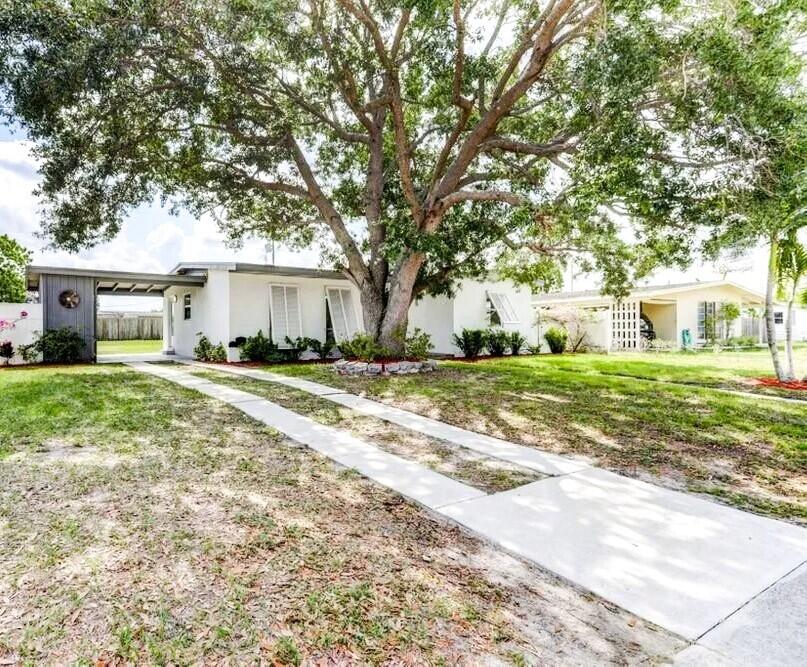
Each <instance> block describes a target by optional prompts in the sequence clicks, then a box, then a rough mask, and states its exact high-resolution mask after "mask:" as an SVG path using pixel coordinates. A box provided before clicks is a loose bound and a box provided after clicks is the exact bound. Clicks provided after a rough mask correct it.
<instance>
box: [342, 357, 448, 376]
mask: <svg viewBox="0 0 807 667" xmlns="http://www.w3.org/2000/svg"><path fill="white" fill-rule="evenodd" d="M331 369H332V370H333V371H334V372H335V373H339V375H373V376H375V375H381V376H385V377H386V376H390V375H412V374H415V373H430V372H432V371H435V370H437V361H436V360H435V359H426V360H425V361H406V360H402V361H385V362H380V361H379V362H367V361H348V360H347V359H339V360H337V361H335V362H334V363H333V364H332V365H331Z"/></svg>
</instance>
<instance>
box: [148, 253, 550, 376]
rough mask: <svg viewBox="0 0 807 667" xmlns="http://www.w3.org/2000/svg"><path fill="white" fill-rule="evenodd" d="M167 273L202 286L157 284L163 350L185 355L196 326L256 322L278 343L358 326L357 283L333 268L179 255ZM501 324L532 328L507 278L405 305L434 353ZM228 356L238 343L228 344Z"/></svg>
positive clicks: (232, 327) (519, 293)
mask: <svg viewBox="0 0 807 667" xmlns="http://www.w3.org/2000/svg"><path fill="white" fill-rule="evenodd" d="M171 274H172V275H177V276H186V277H196V278H198V279H201V280H203V281H204V284H203V286H197V287H187V288H185V287H182V286H174V287H169V288H168V289H166V290H165V292H164V297H165V306H164V317H165V323H164V330H165V334H164V346H165V349H166V351H173V352H175V353H176V354H180V355H191V354H192V352H193V347H194V345H195V344H196V340H197V334H198V333H199V332H203V333H204V334H205V335H206V336H207V337H208V338H209V339H210V341H211V342H213V343H214V344H215V343H219V342H222V343H224V345H225V347H227V346H228V345H229V343H230V341H235V339H236V338H238V337H247V336H252V335H254V334H255V333H257V331H258V330H259V329H261V330H262V331H263V332H264V333H265V334H267V335H271V337H272V340H274V341H275V342H276V343H278V344H279V345H280V347H286V343H285V339H286V336H288V337H289V338H292V339H294V338H296V337H298V336H302V337H309V338H317V339H319V340H326V339H332V340H335V341H337V342H339V341H342V340H345V339H349V338H352V337H353V336H354V335H356V334H357V333H359V332H361V331H363V330H364V325H363V321H362V310H361V303H360V301H359V291H358V289H357V288H356V287H355V286H354V285H353V284H352V283H351V282H350V281H349V280H348V279H347V278H345V276H344V275H342V274H341V273H339V272H336V271H323V270H319V269H306V268H296V267H282V266H274V265H263V264H240V263H237V264H228V263H198V264H197V263H182V264H179V265H178V266H176V267H175V268H174V269H173V270H172V271H171ZM491 325H496V326H501V327H502V328H503V329H507V330H510V331H520V332H521V333H522V334H523V335H524V336H525V337H526V338H527V339H528V341H529V342H530V343H533V342H535V339H536V331H535V326H534V313H533V309H532V295H531V294H530V291H529V290H528V289H526V288H519V287H516V286H515V285H514V284H513V283H511V282H504V281H486V282H476V281H471V280H465V281H462V282H461V283H460V284H459V285H458V286H457V289H456V290H455V293H454V296H452V297H446V296H439V297H430V296H426V297H423V298H421V299H420V300H418V301H417V302H416V303H414V304H413V305H412V308H411V310H410V314H409V330H410V332H411V331H412V330H414V328H415V327H418V328H420V329H422V330H423V331H426V332H427V333H428V334H429V335H431V337H432V343H433V344H434V352H435V353H436V354H449V355H454V354H459V350H458V349H457V348H456V347H455V346H454V344H453V342H452V334H454V333H459V332H460V331H462V329H463V328H466V327H467V328H487V327H489V326H491ZM228 352H229V356H230V359H231V360H236V359H237V358H238V350H237V349H235V348H228Z"/></svg>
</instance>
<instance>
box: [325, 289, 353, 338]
mask: <svg viewBox="0 0 807 667" xmlns="http://www.w3.org/2000/svg"><path fill="white" fill-rule="evenodd" d="M331 290H335V291H337V292H339V293H340V294H339V298H340V300H341V302H342V303H341V305H342V310H343V312H344V314H345V321H344V323H343V324H344V326H345V333H346V335H347V338H345V339H344V340H350V339H351V338H353V337H354V336H356V334H359V333H361V332H362V326H361V318H360V317H359V312H358V310H356V298H355V295H354V294H353V291H352V290H351V289H350V287H345V286H344V285H325V302H326V308H328V310H329V311H330V314H331V326H332V327H333V330H334V332H333V337H334V340H335V341H336V343H337V345H338V344H339V342H340V341H339V339H338V338H337V336H336V322H335V320H336V316H335V313H334V309H333V307H332V306H331V295H330V291H331ZM342 292H347V293H348V294H350V300H351V302H352V310H353V319H354V320H355V322H356V330H355V331H354V332H353V333H351V332H350V329H349V327H348V323H347V311H346V309H345V300H344V298H343V297H342V294H341V293H342ZM326 321H327V317H326ZM326 326H327V325H326ZM326 335H327V331H326Z"/></svg>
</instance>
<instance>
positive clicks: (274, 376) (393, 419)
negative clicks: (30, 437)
mask: <svg viewBox="0 0 807 667" xmlns="http://www.w3.org/2000/svg"><path fill="white" fill-rule="evenodd" d="M182 363H185V364H188V365H191V366H197V367H201V368H207V369H210V370H213V371H219V372H223V373H230V374H232V375H240V376H242V377H248V378H251V379H253V380H262V381H264V382H274V383H276V384H282V385H284V386H286V387H292V388H293V389H299V390H301V391H305V392H308V393H309V394H314V395H315V396H320V397H322V398H324V399H326V400H328V401H331V402H333V403H338V404H339V405H342V406H344V407H346V408H351V409H352V410H355V411H356V412H360V413H362V414H365V415H369V416H371V417H377V418H378V419H383V420H384V421H388V422H390V423H392V424H397V425H398V426H403V427H405V428H408V429H411V430H413V431H417V432H418V433H422V434H423V435H427V436H430V437H432V438H437V439H438V440H445V441H447V442H451V443H453V444H455V445H459V446H460V447H465V448H466V449H471V450H473V451H475V452H479V453H480V454H485V455H487V456H491V457H493V458H497V459H501V460H502V461H508V462H509V463H514V464H516V465H519V466H522V467H523V468H529V469H531V470H536V471H537V472H540V473H542V474H544V475H566V474H568V473H570V472H576V471H577V470H583V469H584V468H588V467H589V465H588V464H587V463H585V462H583V461H578V460H575V459H571V458H568V457H565V456H558V455H556V454H550V453H549V452H542V451H541V450H539V449H534V448H532V447H525V446H524V445H518V444H516V443H514V442H508V441H507V440H501V439H499V438H494V437H492V436H489V435H485V434H483V433H476V432H474V431H469V430H467V429H464V428H459V427H457V426H452V425H451V424H446V423H445V422H441V421H438V420H437V419H431V418H430V417H424V416H423V415H419V414H417V413H415V412H410V411H408V410H401V409H400V408H396V407H393V406H391V405H386V404H385V403H379V402H378V401H373V400H371V399H369V398H363V397H362V396H356V395H355V394H349V393H347V392H345V391H343V390H341V389H336V388H335V387H329V386H327V385H324V384H320V383H318V382H311V381H310V380H303V379H301V378H295V377H289V376H288V375H281V374H280V373H272V372H270V371H262V370H259V369H254V368H242V367H237V366H225V365H222V364H205V363H202V362H199V361H192V360H187V359H184V360H182Z"/></svg>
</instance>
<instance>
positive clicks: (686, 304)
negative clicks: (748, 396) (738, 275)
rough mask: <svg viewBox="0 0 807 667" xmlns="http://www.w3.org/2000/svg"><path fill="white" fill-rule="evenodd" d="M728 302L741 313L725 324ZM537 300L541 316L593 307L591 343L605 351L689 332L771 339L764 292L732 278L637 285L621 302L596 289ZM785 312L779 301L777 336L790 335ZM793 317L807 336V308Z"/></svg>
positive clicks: (700, 336)
mask: <svg viewBox="0 0 807 667" xmlns="http://www.w3.org/2000/svg"><path fill="white" fill-rule="evenodd" d="M729 302H730V303H735V304H737V305H738V306H739V307H740V311H741V316H740V318H739V319H737V320H736V321H735V322H733V323H732V324H731V326H726V325H725V323H722V322H720V321H719V312H720V307H721V305H722V304H724V303H729ZM533 305H534V306H535V308H536V311H537V315H538V318H539V321H540V319H541V314H542V313H543V314H544V318H543V319H544V320H546V315H547V314H548V313H551V312H552V310H553V309H557V308H572V307H574V308H582V309H586V310H589V311H591V312H592V313H593V314H592V316H591V318H590V320H591V321H590V323H589V324H588V326H587V328H588V330H589V340H588V341H587V342H588V345H589V346H590V347H594V348H599V349H604V350H636V349H641V347H642V340H643V339H644V340H647V339H648V338H655V339H657V340H663V341H668V342H669V343H670V344H671V345H674V346H678V347H680V346H681V345H682V341H683V338H684V335H685V334H684V332H685V331H687V332H688V334H689V337H690V339H691V341H692V344H693V345H695V346H702V345H706V344H707V343H708V342H709V340H710V339H713V338H717V339H723V338H729V337H734V336H753V337H754V338H755V339H756V340H757V341H758V342H759V343H764V342H765V341H766V334H765V324H764V320H763V319H762V314H763V312H764V309H765V295H764V294H762V293H760V292H756V291H754V290H750V289H748V288H746V287H743V286H741V285H738V284H736V283H733V282H731V281H728V280H716V281H712V282H693V283H682V284H678V285H654V286H649V287H638V288H636V289H634V290H633V291H632V292H631V293H630V294H629V295H628V296H627V297H626V298H625V299H622V300H621V301H616V300H615V299H614V298H613V297H610V296H603V295H602V294H601V293H600V292H599V291H596V290H589V291H582V292H564V293H555V294H541V295H536V296H535V297H534V298H533ZM786 313H787V309H786V307H785V306H784V305H782V304H777V305H776V309H775V311H774V317H775V320H776V337H777V339H778V340H782V339H784V337H785V316H786ZM793 320H794V321H793V337H794V339H795V340H807V310H805V309H794V318H793ZM715 328H716V329H715ZM710 329H712V330H711V331H710ZM541 337H542V334H541Z"/></svg>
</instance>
